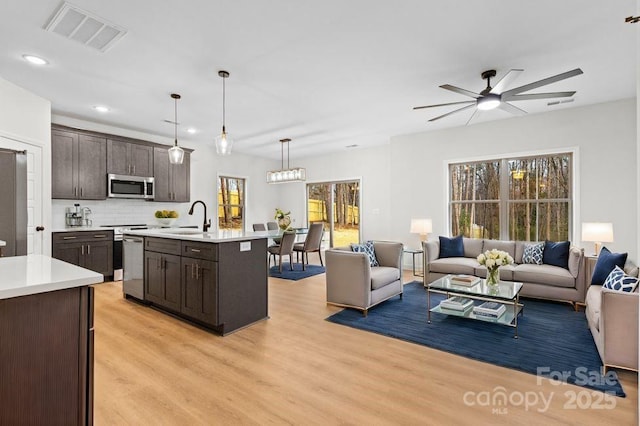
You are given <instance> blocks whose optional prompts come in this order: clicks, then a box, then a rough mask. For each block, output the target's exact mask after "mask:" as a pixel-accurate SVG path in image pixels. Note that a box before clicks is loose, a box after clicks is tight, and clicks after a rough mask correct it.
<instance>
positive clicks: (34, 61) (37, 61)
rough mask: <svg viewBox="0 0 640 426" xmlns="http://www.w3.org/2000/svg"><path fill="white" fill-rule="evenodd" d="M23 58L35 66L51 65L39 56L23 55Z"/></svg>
mask: <svg viewBox="0 0 640 426" xmlns="http://www.w3.org/2000/svg"><path fill="white" fill-rule="evenodd" d="M22 58H23V59H24V60H25V61H27V62H29V63H31V64H33V65H47V64H48V63H49V61H47V60H46V59H42V58H41V57H39V56H33V55H22Z"/></svg>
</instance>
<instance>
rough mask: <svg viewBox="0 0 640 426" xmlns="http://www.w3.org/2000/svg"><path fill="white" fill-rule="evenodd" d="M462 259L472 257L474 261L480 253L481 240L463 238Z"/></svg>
mask: <svg viewBox="0 0 640 426" xmlns="http://www.w3.org/2000/svg"><path fill="white" fill-rule="evenodd" d="M462 245H463V246H464V257H473V258H474V259H475V258H476V257H478V256H479V255H480V253H482V240H481V239H479V238H463V239H462Z"/></svg>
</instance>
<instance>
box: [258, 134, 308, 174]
mask: <svg viewBox="0 0 640 426" xmlns="http://www.w3.org/2000/svg"><path fill="white" fill-rule="evenodd" d="M289 142H291V139H280V170H274V171H271V172H267V183H287V182H304V181H305V180H306V179H307V171H306V169H304V168H303V167H295V168H293V169H292V168H291V167H290V166H289ZM284 144H287V168H286V169H285V168H284Z"/></svg>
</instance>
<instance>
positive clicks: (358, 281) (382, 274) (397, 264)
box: [325, 241, 402, 316]
mask: <svg viewBox="0 0 640 426" xmlns="http://www.w3.org/2000/svg"><path fill="white" fill-rule="evenodd" d="M373 245H374V250H375V255H376V259H377V260H378V263H379V264H380V266H370V264H369V257H368V256H367V254H365V253H355V252H353V251H351V248H350V247H335V248H332V249H329V250H327V251H326V252H325V257H326V263H327V266H326V283H327V303H328V304H331V305H336V306H343V307H347V308H355V309H359V310H361V311H362V313H363V314H364V315H365V316H366V315H367V311H368V309H369V308H371V307H372V306H375V305H377V304H378V303H380V302H383V301H385V300H387V299H389V298H391V297H393V296H396V295H400V297H402V243H394V242H386V241H384V242H383V241H374V243H373Z"/></svg>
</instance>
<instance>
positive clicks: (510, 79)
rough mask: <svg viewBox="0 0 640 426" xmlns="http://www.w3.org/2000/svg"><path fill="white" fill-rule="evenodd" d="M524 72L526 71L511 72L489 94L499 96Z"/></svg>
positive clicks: (516, 70) (515, 70)
mask: <svg viewBox="0 0 640 426" xmlns="http://www.w3.org/2000/svg"><path fill="white" fill-rule="evenodd" d="M522 71H524V70H521V69H513V70H509V72H508V73H506V74H505V75H504V77H502V78H501V79H500V81H499V82H498V83H497V84H496V85H495V86H494V87H493V89H491V91H490V92H489V93H494V94H496V95H499V94H500V93H501V92H503V91H504V89H505V88H506V87H508V86H509V85H510V84H511V83H512V82H513V80H515V79H516V78H518V76H519V75H520V73H521V72H522Z"/></svg>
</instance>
